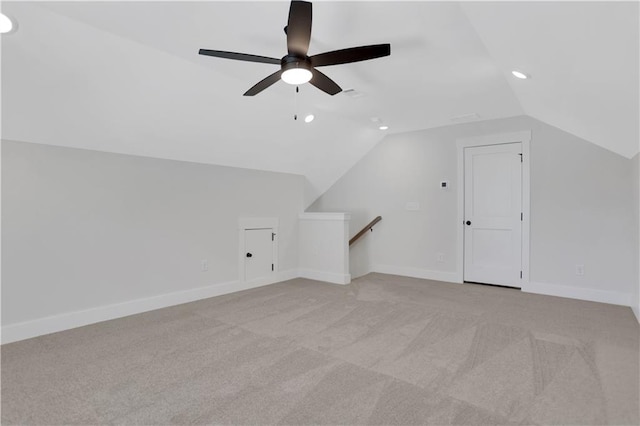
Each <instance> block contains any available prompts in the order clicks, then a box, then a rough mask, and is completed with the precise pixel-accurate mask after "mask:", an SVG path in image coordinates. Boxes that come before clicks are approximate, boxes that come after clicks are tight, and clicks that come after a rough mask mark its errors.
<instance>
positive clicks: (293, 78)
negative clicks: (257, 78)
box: [280, 63, 313, 85]
mask: <svg viewBox="0 0 640 426" xmlns="http://www.w3.org/2000/svg"><path fill="white" fill-rule="evenodd" d="M299 65H300V64H298V63H296V64H295V65H294V66H293V67H291V68H287V69H286V70H284V71H283V72H282V76H281V77H280V78H282V81H284V82H285V83H288V84H293V85H298V84H304V83H307V82H308V81H309V80H311V77H313V74H312V73H311V71H310V70H309V69H308V68H306V67H304V66H299Z"/></svg>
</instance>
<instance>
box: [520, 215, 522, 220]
mask: <svg viewBox="0 0 640 426" xmlns="http://www.w3.org/2000/svg"><path fill="white" fill-rule="evenodd" d="M520 221H522V213H520Z"/></svg>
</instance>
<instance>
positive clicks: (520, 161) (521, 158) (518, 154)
mask: <svg viewBox="0 0 640 426" xmlns="http://www.w3.org/2000/svg"><path fill="white" fill-rule="evenodd" d="M518 155H519V156H520V162H521V163H522V161H523V160H522V154H518Z"/></svg>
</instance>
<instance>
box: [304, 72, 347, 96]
mask: <svg viewBox="0 0 640 426" xmlns="http://www.w3.org/2000/svg"><path fill="white" fill-rule="evenodd" d="M312 72H313V77H311V80H310V81H309V83H311V84H313V85H314V86H316V87H317V88H318V89H320V90H322V91H323V92H325V93H328V94H330V95H331V96H333V95H335V94H336V93H340V92H342V89H341V88H340V86H338V85H337V84H336V82H335V81H333V80H331V79H330V78H329V77H327V76H326V75H324V74H322V73H321V72H320V71H318V70H312Z"/></svg>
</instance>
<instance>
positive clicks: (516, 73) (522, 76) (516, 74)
mask: <svg viewBox="0 0 640 426" xmlns="http://www.w3.org/2000/svg"><path fill="white" fill-rule="evenodd" d="M511 74H513V76H514V77H516V78H519V79H522V80H526V79H528V78H529V76H528V75H527V74H525V73H523V72H522V71H518V70H513V71H511Z"/></svg>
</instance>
